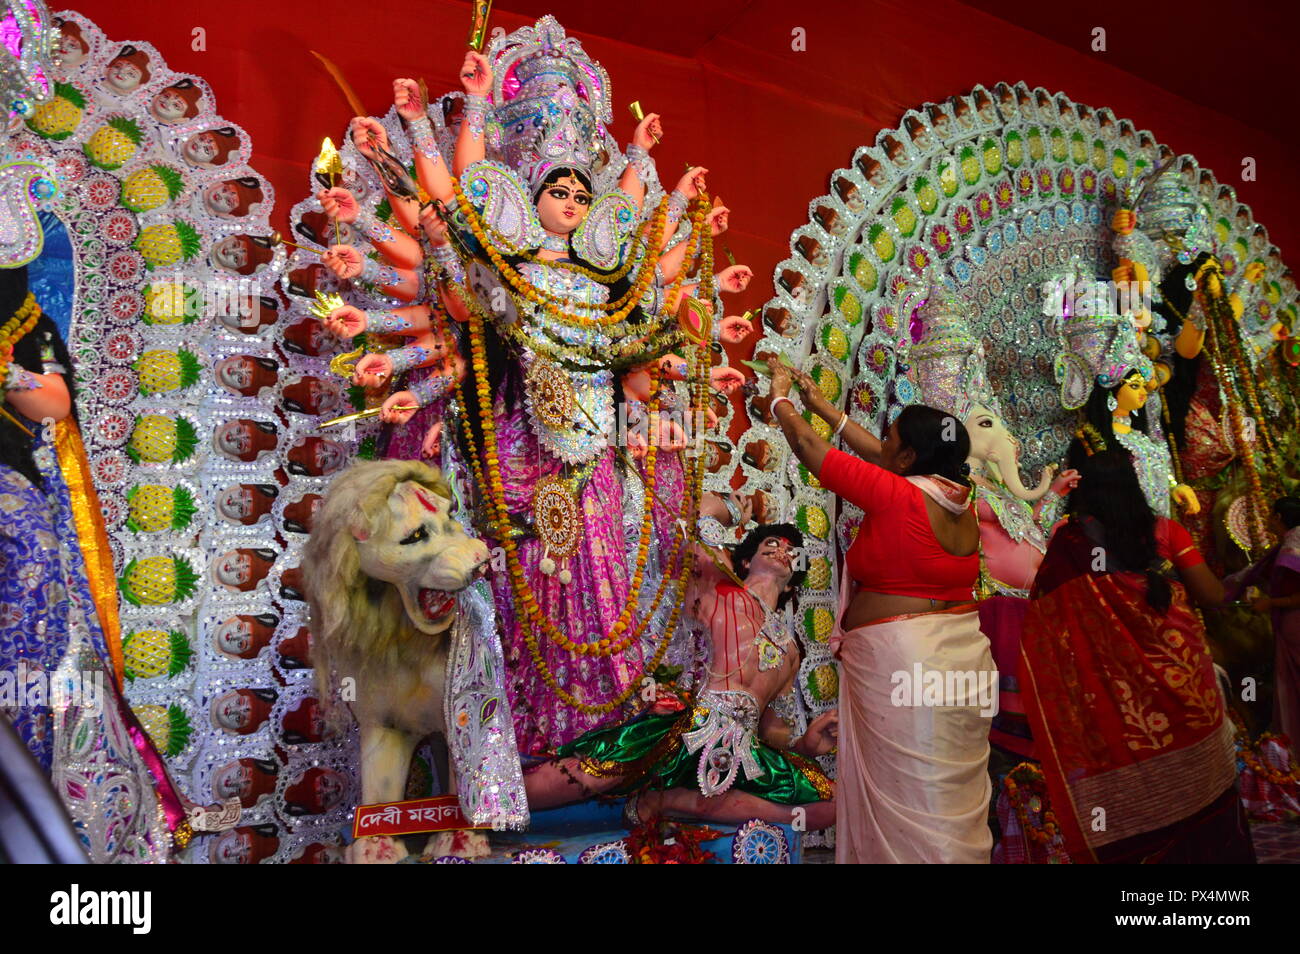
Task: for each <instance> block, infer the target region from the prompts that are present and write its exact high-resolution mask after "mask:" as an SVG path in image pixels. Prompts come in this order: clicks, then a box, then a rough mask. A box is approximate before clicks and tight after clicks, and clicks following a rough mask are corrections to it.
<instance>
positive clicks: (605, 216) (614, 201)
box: [572, 189, 637, 271]
mask: <svg viewBox="0 0 1300 954" xmlns="http://www.w3.org/2000/svg"><path fill="white" fill-rule="evenodd" d="M636 223H637V211H636V204H635V203H633V201H632V197H631V196H630V195H628V194H627V193H626V192H624V191H622V190H621V189H615V190H614V191H613V192H606V193H605V194H604V195H602V196H601V197H600V198H598V199H597V200H596V201H595V202H593V203H592V206H591V209H590V211H588V212H587V215H586V217H585V218H584V219H583V220H582V224H581V225H579V226H578V227H577V229H575V230H574V233H573V241H572V246H573V251H574V252H575V253H576V254H577V255H578V256H579V257H580V258H582V259H583V260H584V261H587V262H590V263H591V264H592V265H594V266H595V267H596V268H599V269H601V270H602V271H611V270H613V269H615V268H617V267H618V264H619V262H621V261H622V259H623V247H624V246H625V245H626V244H627V239H628V236H629V235H631V234H632V230H633V229H634V228H636Z"/></svg>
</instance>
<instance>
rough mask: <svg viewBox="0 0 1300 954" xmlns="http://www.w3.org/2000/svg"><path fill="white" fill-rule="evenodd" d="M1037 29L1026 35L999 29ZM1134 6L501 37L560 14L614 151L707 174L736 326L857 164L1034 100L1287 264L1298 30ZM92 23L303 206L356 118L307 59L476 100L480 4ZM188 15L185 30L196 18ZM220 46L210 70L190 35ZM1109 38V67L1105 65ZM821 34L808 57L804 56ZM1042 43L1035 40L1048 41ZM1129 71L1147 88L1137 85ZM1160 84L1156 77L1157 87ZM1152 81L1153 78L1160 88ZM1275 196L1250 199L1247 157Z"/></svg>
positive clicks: (232, 9) (286, 197)
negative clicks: (1206, 175) (933, 103)
mask: <svg viewBox="0 0 1300 954" xmlns="http://www.w3.org/2000/svg"><path fill="white" fill-rule="evenodd" d="M976 6H979V7H986V8H989V9H990V10H998V9H999V8H1002V7H1008V8H1009V9H1008V10H1005V11H1003V12H1001V16H1004V17H1007V18H1008V19H1011V18H1015V17H1024V18H1026V22H1028V23H1031V24H1032V26H1031V27H1029V28H1026V27H1021V26H1017V25H1015V24H1013V23H1010V22H1008V19H1000V18H999V17H998V16H995V15H993V14H992V13H989V12H985V10H983V9H976ZM1157 6H1161V5H1151V7H1150V8H1142V7H1140V6H1139V5H1135V4H1132V3H1129V2H1125V3H1109V4H1091V5H1085V6H1083V7H1080V6H1078V5H1066V6H1056V7H1053V6H1052V5H1050V4H1047V3H1042V4H1040V5H1039V6H1037V7H1034V8H1032V9H1030V10H1024V9H1023V7H1022V6H1021V5H1016V6H1015V7H1011V6H1010V5H1006V4H995V3H992V2H989V0H984V2H977V3H976V4H975V5H963V4H960V3H956V2H953V0H932V2H929V3H920V2H915V0H909V2H871V3H850V2H823V3H792V2H789V0H786V2H778V0H754V2H743V0H713V2H707V3H705V2H689V0H662V2H660V3H658V4H653V5H652V4H640V3H637V4H628V3H614V2H608V3H590V2H572V0H549V2H527V0H503V2H498V3H497V4H496V9H495V10H494V13H493V20H492V23H493V25H494V26H501V27H504V28H506V29H508V30H509V29H514V28H516V27H518V26H522V25H525V24H527V23H529V22H530V21H531V20H533V19H535V18H536V17H537V16H540V15H541V14H543V13H553V14H555V16H556V17H557V18H558V19H559V20H560V22H561V23H562V24H564V25H565V27H566V28H567V29H568V30H569V31H570V32H572V33H574V34H575V35H577V36H579V37H580V38H581V39H582V41H583V45H584V46H585V47H586V49H587V50H588V52H589V53H590V54H591V55H592V56H594V57H596V58H597V59H598V60H600V62H601V63H603V64H604V66H605V67H606V68H607V69H608V70H609V73H610V76H611V78H612V80H613V85H614V92H615V97H616V103H617V104H618V105H619V110H618V113H617V115H616V122H615V132H616V134H617V135H618V136H619V137H620V138H621V139H623V140H626V139H627V137H628V136H630V134H631V131H632V126H633V121H632V118H631V115H630V114H629V113H628V112H627V110H626V109H625V108H623V107H624V106H625V104H627V103H629V102H631V101H632V100H639V101H640V102H641V104H642V105H643V106H644V108H645V109H646V110H647V111H654V112H658V113H660V114H661V115H662V116H663V120H664V125H665V130H666V134H665V138H664V142H663V145H662V146H661V147H660V148H659V149H658V150H656V155H657V157H658V162H659V168H660V170H661V175H662V177H663V178H664V179H665V180H666V181H668V182H670V183H671V182H672V181H673V180H674V179H675V178H676V174H678V173H679V172H680V171H681V170H682V169H683V164H684V162H686V161H690V162H692V163H700V164H703V165H706V166H707V167H708V168H709V170H710V176H709V188H710V191H711V192H712V193H713V194H715V195H717V196H721V197H722V198H723V199H724V200H725V201H726V203H727V204H728V205H729V206H730V207H731V208H732V210H733V215H732V230H731V232H730V233H729V234H728V235H727V237H726V243H727V244H728V245H729V246H730V247H731V249H732V250H733V251H734V253H735V254H736V256H737V259H738V260H739V261H741V262H743V263H745V264H748V265H750V266H751V267H752V268H753V269H754V271H755V272H756V273H757V276H758V277H757V280H756V281H754V282H753V284H752V285H751V286H750V289H749V291H748V292H747V293H746V294H745V295H743V296H741V298H740V300H739V301H736V302H735V303H734V304H735V307H734V311H736V312H739V311H741V310H743V309H744V308H745V307H757V306H758V305H760V304H761V303H762V302H763V301H765V300H766V299H767V298H768V297H770V295H771V294H772V285H771V273H772V268H773V266H774V265H775V264H776V263H777V262H778V261H779V260H780V259H782V258H784V257H785V256H786V255H787V254H788V251H787V249H788V246H787V240H788V237H789V234H790V232H791V231H792V230H793V229H795V228H796V227H798V226H799V225H802V224H803V223H805V222H806V221H807V205H808V201H809V200H810V199H812V198H814V197H816V196H818V195H821V194H822V193H824V192H825V190H826V188H827V185H828V175H829V173H830V172H831V171H832V170H834V169H836V168H839V167H841V166H844V165H847V164H848V162H849V160H850V158H851V155H852V152H853V150H854V148H856V147H857V146H859V145H862V144H863V143H866V142H868V141H870V140H872V139H873V138H874V136H875V133H876V131H877V130H878V129H880V128H881V127H883V126H893V125H895V124H896V123H898V122H899V121H900V119H901V115H902V112H903V111H904V110H905V109H908V108H910V107H913V106H917V105H919V104H921V103H922V102H924V101H926V100H940V99H942V98H944V97H946V96H949V95H951V94H953V93H960V92H965V91H967V90H969V89H970V87H971V86H973V85H974V84H976V83H983V84H984V85H985V86H987V87H990V88H991V87H992V86H993V84H994V83H996V82H998V81H1002V80H1005V81H1007V82H1015V81H1017V80H1024V81H1026V82H1027V83H1028V84H1029V85H1030V86H1031V87H1032V86H1043V87H1045V88H1046V89H1048V90H1049V91H1052V92H1055V91H1057V90H1063V91H1065V92H1066V94H1068V95H1069V96H1070V97H1072V98H1073V99H1074V100H1075V101H1077V102H1083V103H1087V104H1088V105H1090V106H1093V107H1102V106H1109V107H1111V109H1113V110H1114V112H1115V114H1116V115H1117V116H1119V117H1128V118H1131V119H1132V120H1133V121H1134V122H1135V123H1136V124H1137V126H1138V128H1139V129H1142V128H1145V129H1150V130H1151V131H1152V132H1153V133H1154V134H1155V136H1156V137H1157V139H1159V140H1160V141H1161V142H1166V143H1168V144H1169V145H1170V146H1172V147H1173V148H1174V149H1175V150H1176V151H1179V152H1191V153H1193V154H1195V155H1196V157H1197V158H1198V159H1199V160H1200V162H1201V164H1202V165H1203V166H1205V167H1208V168H1211V169H1213V170H1214V173H1215V175H1216V177H1218V179H1219V180H1220V181H1221V182H1230V183H1232V184H1233V185H1234V186H1235V187H1236V189H1237V193H1238V196H1239V197H1240V198H1241V200H1242V201H1245V202H1247V203H1248V204H1250V205H1251V207H1252V208H1253V209H1254V211H1255V216H1256V218H1257V219H1258V220H1259V221H1261V222H1263V223H1264V225H1265V226H1266V227H1267V228H1268V230H1269V234H1270V236H1271V237H1272V239H1273V241H1274V242H1275V243H1276V244H1277V245H1278V246H1279V247H1280V248H1281V249H1282V251H1283V254H1284V256H1286V254H1287V253H1288V252H1290V251H1291V250H1293V249H1295V248H1296V247H1297V237H1298V234H1300V189H1297V187H1296V183H1297V179H1296V175H1297V172H1298V171H1300V169H1298V166H1300V163H1298V162H1297V160H1296V157H1295V153H1294V151H1288V150H1286V149H1285V144H1287V143H1292V142H1295V141H1296V139H1297V136H1296V132H1295V129H1294V119H1293V114H1294V103H1295V94H1296V93H1297V92H1298V91H1300V90H1298V87H1300V84H1298V83H1297V81H1296V79H1295V63H1294V55H1293V54H1292V53H1289V52H1287V50H1286V49H1285V44H1286V43H1288V42H1293V40H1294V37H1295V35H1296V30H1295V27H1296V20H1297V14H1296V13H1295V12H1294V11H1293V10H1284V9H1283V8H1281V7H1273V6H1268V7H1263V8H1262V12H1261V13H1260V14H1258V15H1256V16H1253V17H1252V16H1251V15H1250V14H1249V13H1248V12H1242V5H1240V4H1238V5H1234V6H1233V7H1231V8H1230V9H1229V8H1226V7H1224V6H1223V5H1219V4H1209V3H1196V2H1189V3H1180V4H1178V5H1176V6H1172V7H1171V8H1170V9H1171V10H1172V11H1173V12H1172V13H1171V12H1170V10H1166V9H1157ZM78 9H80V10H81V12H83V13H85V14H87V15H89V16H91V17H92V18H94V19H95V20H96V21H97V22H98V23H99V24H100V26H101V27H103V28H104V30H105V31H106V32H107V33H108V35H109V36H110V37H112V38H114V39H117V40H123V41H127V40H140V41H147V42H150V43H152V44H154V45H155V46H156V47H157V48H158V49H159V50H160V51H161V52H162V54H163V55H164V56H165V57H166V59H167V62H168V65H169V66H170V67H171V68H173V69H175V70H183V71H191V72H194V73H197V74H199V75H201V76H203V77H204V78H206V79H207V80H208V81H209V82H210V83H211V84H212V87H213V89H214V91H215V93H216V96H217V104H218V107H219V109H220V111H221V112H222V114H223V115H224V116H226V117H227V118H228V119H230V120H232V121H234V122H237V123H239V124H240V125H242V126H244V127H245V128H246V129H247V130H248V131H249V132H250V133H251V134H252V137H253V144H254V147H255V151H254V155H253V166H254V168H256V169H257V170H258V171H259V172H261V173H262V174H264V175H266V176H268V177H269V178H270V179H271V181H272V183H273V184H274V186H275V188H276V190H277V194H278V196H279V198H280V202H279V205H280V208H279V210H278V216H279V221H280V224H281V227H282V228H285V229H286V230H287V221H286V220H285V219H284V216H285V215H286V214H287V210H288V208H289V206H290V205H292V204H293V203H294V202H296V201H298V200H299V199H300V198H302V197H304V195H305V194H306V192H307V189H308V182H307V171H308V166H309V164H310V162H311V160H312V158H313V157H314V156H315V154H316V151H317V149H318V148H319V145H320V141H321V139H322V138H323V137H325V136H331V137H332V138H334V139H335V140H337V139H338V138H339V136H340V134H341V133H342V131H343V129H344V127H345V125H346V123H347V120H348V118H349V115H350V111H349V109H348V107H347V104H346V103H345V102H344V100H343V97H342V96H341V95H340V94H339V92H338V91H337V89H336V88H335V87H334V84H333V83H332V82H331V81H330V79H329V78H328V77H327V76H326V75H325V73H324V72H323V70H322V69H321V68H320V66H319V64H318V63H317V62H316V60H315V59H314V58H313V57H312V56H311V54H310V51H311V50H313V49H315V50H319V51H320V52H321V53H323V54H325V55H326V56H329V57H330V58H331V59H333V60H334V61H335V62H336V63H337V64H338V65H339V67H340V68H341V69H342V70H343V72H344V74H345V75H346V76H347V77H348V79H349V80H350V81H351V83H352V84H353V86H354V87H355V89H356V90H357V92H358V94H359V95H360V96H361V98H362V100H363V102H365V104H366V105H367V107H368V108H369V109H370V110H371V112H373V113H376V114H382V113H383V112H385V111H386V109H387V108H388V106H389V104H390V103H391V86H390V83H391V80H392V79H393V78H394V77H397V76H413V77H423V78H425V79H426V80H427V81H428V85H429V88H430V89H431V90H434V91H439V90H443V89H452V88H459V83H458V81H457V77H456V74H457V70H458V67H459V65H460V61H461V56H462V52H463V50H464V45H465V37H466V34H467V31H468V24H469V5H468V4H467V3H460V2H452V0H383V2H382V3H376V2H345V0H275V2H273V3H253V2H249V0H239V2H231V0H189V2H187V3H186V4H184V6H183V7H180V6H178V5H177V4H176V3H175V0H135V2H133V3H130V4H123V3H121V0H82V2H81V3H80V4H79V5H78ZM182 10H183V13H182V12H181V11H182ZM197 27H202V28H203V29H204V30H205V31H206V36H205V38H204V43H205V44H206V50H205V51H197V50H195V49H193V48H192V47H193V46H195V45H198V43H197V41H195V40H194V39H193V38H192V31H193V30H194V29H195V28H197ZM1094 27H1102V28H1104V29H1105V30H1106V41H1107V52H1093V51H1092V50H1091V44H1092V42H1093V34H1092V31H1093V29H1094ZM797 28H801V29H802V30H804V31H806V47H807V49H806V51H803V52H798V51H795V50H793V49H792V37H793V31H795V30H796V29H797ZM1035 31H1038V32H1035ZM1126 70H1129V71H1131V72H1128V71H1126ZM1144 77H1148V78H1144ZM1152 79H1154V80H1155V81H1154V82H1153V81H1152ZM1246 157H1250V158H1253V159H1254V160H1255V161H1256V167H1257V170H1258V180H1257V181H1254V182H1241V181H1239V180H1240V175H1241V169H1242V163H1243V160H1244V159H1245V158H1246Z"/></svg>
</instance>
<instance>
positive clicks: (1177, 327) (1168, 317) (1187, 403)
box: [1151, 252, 1210, 447]
mask: <svg viewBox="0 0 1300 954" xmlns="http://www.w3.org/2000/svg"><path fill="white" fill-rule="evenodd" d="M1209 258H1210V253H1209V252H1201V254H1199V255H1197V256H1196V258H1195V259H1194V260H1193V261H1191V262H1189V263H1188V264H1186V265H1184V264H1181V263H1180V264H1178V265H1175V266H1174V267H1173V268H1172V269H1170V270H1169V271H1168V272H1167V274H1166V275H1165V278H1164V281H1162V282H1161V283H1160V296H1161V301H1158V302H1156V303H1155V304H1153V305H1152V306H1151V310H1152V311H1153V312H1155V313H1157V314H1159V315H1160V316H1161V317H1162V318H1164V319H1165V334H1166V335H1167V336H1168V337H1169V339H1170V340H1171V341H1172V340H1173V339H1174V338H1176V337H1178V332H1179V331H1181V330H1182V327H1183V318H1184V316H1186V315H1187V313H1188V310H1189V309H1190V308H1191V307H1192V301H1193V294H1194V293H1193V291H1192V289H1190V288H1188V287H1187V278H1188V276H1194V275H1195V274H1196V273H1197V271H1198V270H1199V269H1200V267H1201V266H1202V265H1204V264H1205V262H1206V261H1207V260H1208V259H1209ZM1200 369H1201V356H1200V355H1199V354H1198V355H1197V356H1196V357H1194V358H1184V357H1183V356H1182V355H1180V354H1178V353H1177V352H1175V353H1174V355H1173V365H1172V367H1171V369H1170V370H1172V371H1173V377H1171V378H1170V379H1169V381H1168V383H1166V384H1165V386H1164V387H1163V388H1161V389H1160V396H1161V398H1163V399H1164V402H1165V404H1166V406H1167V407H1168V408H1169V430H1170V431H1171V432H1172V433H1173V435H1174V440H1175V441H1176V442H1177V443H1178V446H1179V447H1183V446H1185V445H1186V443H1187V411H1188V409H1189V408H1190V407H1191V404H1192V396H1193V395H1194V394H1195V393H1196V386H1197V383H1198V379H1199V377H1200Z"/></svg>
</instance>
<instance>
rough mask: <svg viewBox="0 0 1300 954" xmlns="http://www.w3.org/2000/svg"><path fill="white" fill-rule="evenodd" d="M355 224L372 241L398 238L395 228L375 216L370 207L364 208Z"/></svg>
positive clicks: (388, 240) (389, 240)
mask: <svg viewBox="0 0 1300 954" xmlns="http://www.w3.org/2000/svg"><path fill="white" fill-rule="evenodd" d="M353 225H354V226H355V227H356V229H357V231H359V232H360V233H361V234H362V235H364V236H365V237H366V238H368V239H370V240H371V241H372V242H391V241H393V239H394V238H396V235H395V234H394V232H393V230H392V229H391V228H389V227H388V226H387V225H385V224H384V223H383V222H381V221H379V219H377V218H375V215H374V213H373V212H371V211H370V210H369V209H362V210H361V212H360V213H359V214H358V215H357V219H356V222H354V223H353Z"/></svg>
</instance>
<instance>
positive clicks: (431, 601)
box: [420, 588, 456, 623]
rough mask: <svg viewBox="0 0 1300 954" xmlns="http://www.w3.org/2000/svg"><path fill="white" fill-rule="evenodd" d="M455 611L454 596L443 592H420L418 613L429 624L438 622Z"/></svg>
mask: <svg viewBox="0 0 1300 954" xmlns="http://www.w3.org/2000/svg"><path fill="white" fill-rule="evenodd" d="M455 609H456V594H454V593H448V592H446V591H444V590H430V589H423V588H422V589H421V590H420V611H421V612H422V613H424V615H425V618H426V619H428V620H429V622H431V623H436V622H439V621H440V620H442V619H444V618H445V617H447V616H448V615H450V614H451V613H452V611H453V610H455Z"/></svg>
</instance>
